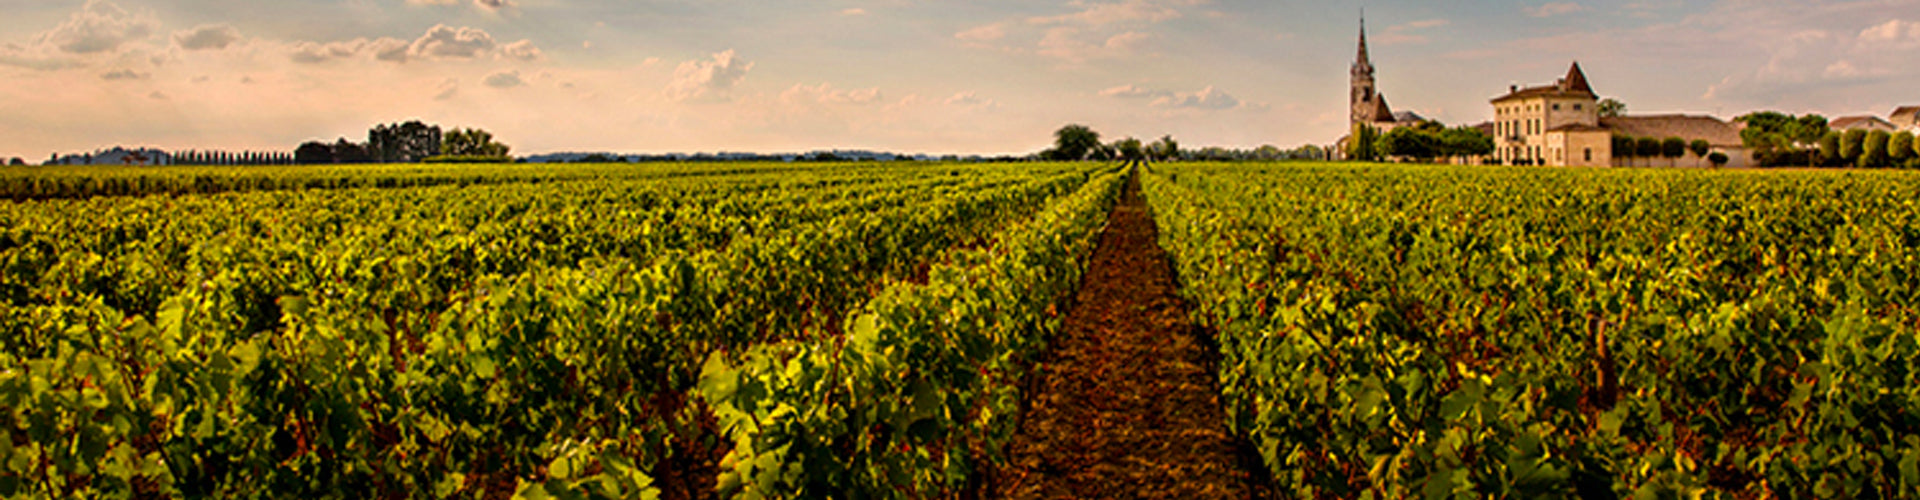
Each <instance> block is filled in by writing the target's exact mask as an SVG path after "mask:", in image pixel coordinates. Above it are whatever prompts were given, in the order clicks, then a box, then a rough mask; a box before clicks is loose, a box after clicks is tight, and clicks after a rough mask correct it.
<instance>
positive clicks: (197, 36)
mask: <svg viewBox="0 0 1920 500" xmlns="http://www.w3.org/2000/svg"><path fill="white" fill-rule="evenodd" d="M239 40H240V30H238V29H234V27H233V26H230V25H225V24H203V25H200V26H196V27H194V28H193V29H190V30H185V31H175V32H173V44H174V45H178V46H180V48H182V49H187V50H221V49H225V48H227V46H228V45H232V44H233V42H237V41H239Z"/></svg>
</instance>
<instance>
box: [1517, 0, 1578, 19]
mask: <svg viewBox="0 0 1920 500" xmlns="http://www.w3.org/2000/svg"><path fill="white" fill-rule="evenodd" d="M1522 10H1525V11H1526V13H1527V15H1529V16H1533V17H1553V16H1560V15H1566V14H1572V13H1575V12H1580V11H1583V10H1587V8H1586V7H1583V6H1581V5H1580V4H1577V3H1573V2H1551V3H1545V4H1540V5H1536V6H1532V7H1525V8H1523V9H1522Z"/></svg>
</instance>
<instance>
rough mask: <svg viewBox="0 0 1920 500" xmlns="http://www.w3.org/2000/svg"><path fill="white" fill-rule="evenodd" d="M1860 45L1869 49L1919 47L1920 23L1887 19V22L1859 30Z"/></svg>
mask: <svg viewBox="0 0 1920 500" xmlns="http://www.w3.org/2000/svg"><path fill="white" fill-rule="evenodd" d="M1860 44H1861V45H1862V46H1865V47H1869V48H1872V47H1892V48H1913V47H1915V46H1920V22H1914V21H1903V20H1900V19H1888V20H1887V22H1884V23H1880V24H1876V25H1874V26H1872V27H1870V28H1867V29H1865V30H1861V31H1860Z"/></svg>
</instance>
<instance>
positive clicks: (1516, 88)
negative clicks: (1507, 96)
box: [1507, 84, 1520, 92]
mask: <svg viewBox="0 0 1920 500" xmlns="http://www.w3.org/2000/svg"><path fill="white" fill-rule="evenodd" d="M1519 91H1520V85H1519V84H1507V92H1519Z"/></svg>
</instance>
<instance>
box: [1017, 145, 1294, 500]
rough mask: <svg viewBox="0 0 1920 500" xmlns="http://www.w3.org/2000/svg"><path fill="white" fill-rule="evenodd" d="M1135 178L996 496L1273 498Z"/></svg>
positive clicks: (1041, 376)
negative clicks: (1255, 473)
mask: <svg viewBox="0 0 1920 500" xmlns="http://www.w3.org/2000/svg"><path fill="white" fill-rule="evenodd" d="M1158 237H1159V230H1158V229H1157V228H1156V226H1155V225H1154V222H1153V218H1152V215H1151V214H1150V213H1149V212H1148V210H1147V207H1146V203H1145V200H1143V199H1142V198H1141V197H1140V188H1139V182H1138V180H1133V181H1129V182H1128V186H1127V187H1126V190H1125V191H1124V192H1123V194H1122V195H1121V198H1120V201H1119V204H1118V205H1116V206H1115V207H1114V209H1113V213H1112V215H1111V216H1110V218H1109V220H1108V225H1107V229H1106V231H1105V232H1104V233H1103V234H1101V236H1100V244H1099V246H1098V247H1096V248H1095V249H1094V251H1093V264H1092V266H1091V267H1090V268H1088V270H1087V275H1086V277H1085V278H1084V281H1083V282H1082V283H1081V287H1080V291H1079V294H1078V295H1077V296H1076V302H1075V305H1074V307H1073V309H1072V310H1070V311H1068V313H1067V318H1066V323H1065V324H1064V327H1063V328H1062V331H1061V332H1060V334H1059V336H1058V337H1056V338H1055V339H1054V341H1053V345H1052V346H1051V347H1050V350H1049V352H1047V353H1046V354H1043V355H1041V357H1040V358H1039V359H1038V360H1036V362H1035V364H1034V367H1033V371H1032V372H1030V373H1029V374H1028V377H1030V379H1029V380H1028V383H1029V386H1028V387H1029V389H1028V394H1027V396H1026V397H1027V403H1028V405H1029V407H1028V409H1027V410H1026V412H1025V413H1023V414H1022V415H1021V423H1020V431H1019V433H1018V434H1017V435H1015V436H1014V438H1013V441H1012V442H1010V443H1009V444H1008V445H1007V448H1006V452H1007V463H1008V465H1007V466H1006V467H1005V468H1003V469H1001V470H999V471H996V473H995V474H993V479H992V483H993V484H992V485H991V490H992V496H993V497H995V498H1250V497H1256V496H1266V495H1264V494H1263V492H1257V490H1265V488H1259V487H1257V485H1258V483H1260V482H1261V481H1257V480H1254V479H1253V478H1251V477H1250V476H1249V475H1248V474H1247V473H1246V472H1245V469H1244V468H1243V466H1242V462H1241V457H1242V456H1243V455H1242V454H1241V448H1240V441H1238V440H1237V439H1236V438H1235V437H1234V436H1233V435H1232V434H1231V433H1229V432H1228V430H1227V427H1226V419H1225V416H1224V415H1225V413H1224V411H1225V410H1224V409H1222V407H1221V405H1220V390H1219V383H1218V382H1217V379H1216V377H1215V376H1214V373H1213V364H1214V361H1213V360H1214V359H1215V356H1217V353H1216V352H1213V351H1212V350H1211V348H1210V347H1209V344H1208V341H1207V339H1206V338H1205V335H1206V333H1205V332H1204V331H1203V330H1202V329H1200V328H1197V327H1195V326H1194V325H1193V324H1192V322H1191V320H1189V319H1188V317H1187V314H1186V303H1185V302H1183V301H1182V300H1181V299H1180V297H1179V295H1178V289H1177V285H1176V283H1175V281H1174V276H1173V272H1172V267H1171V265H1170V263H1169V261H1168V259H1167V255H1166V252H1165V251H1163V250H1161V249H1160V246H1159V244H1158V242H1157V238H1158Z"/></svg>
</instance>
